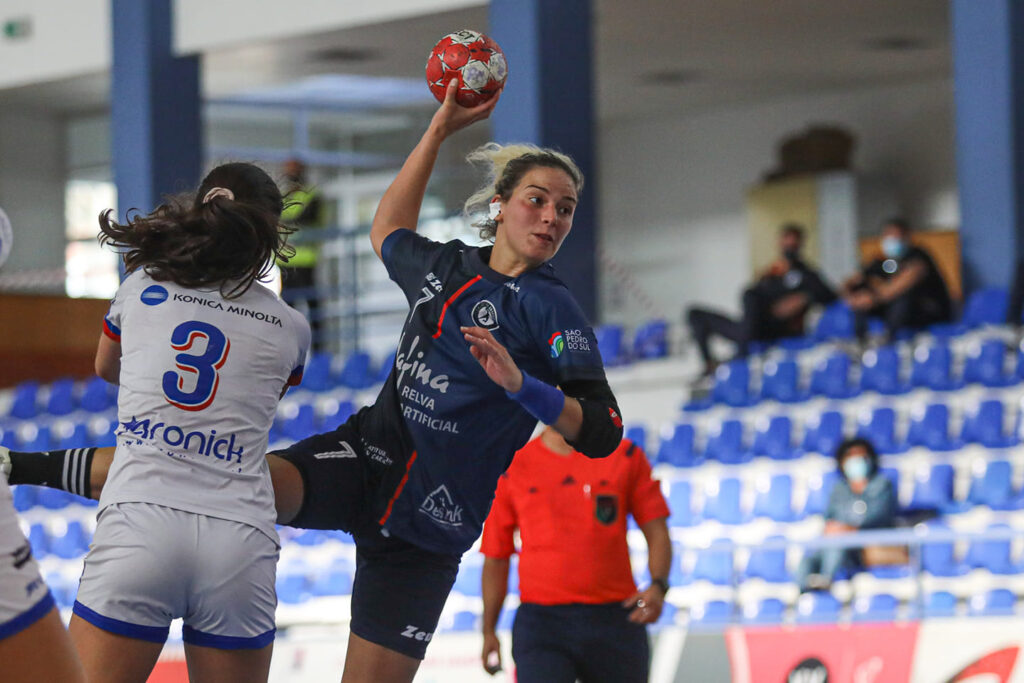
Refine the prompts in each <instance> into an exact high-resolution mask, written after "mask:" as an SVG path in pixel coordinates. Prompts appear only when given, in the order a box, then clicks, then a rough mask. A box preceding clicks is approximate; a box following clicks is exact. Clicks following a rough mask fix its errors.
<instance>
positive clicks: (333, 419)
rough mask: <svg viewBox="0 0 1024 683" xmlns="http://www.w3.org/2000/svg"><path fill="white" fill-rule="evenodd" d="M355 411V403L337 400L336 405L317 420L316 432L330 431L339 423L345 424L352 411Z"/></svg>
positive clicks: (338, 425)
mask: <svg viewBox="0 0 1024 683" xmlns="http://www.w3.org/2000/svg"><path fill="white" fill-rule="evenodd" d="M354 412H356V407H355V404H354V403H352V401H338V405H337V406H336V407H335V408H334V409H333V410H330V411H329V412H328V413H327V414H325V415H324V416H323V417H321V418H320V420H319V427H317V431H318V432H330V431H334V430H335V429H337V428H338V427H340V426H341V425H343V424H345V422H346V421H347V420H348V418H349V417H351V416H352V413H354Z"/></svg>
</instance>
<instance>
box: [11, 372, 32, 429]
mask: <svg viewBox="0 0 1024 683" xmlns="http://www.w3.org/2000/svg"><path fill="white" fill-rule="evenodd" d="M38 397H39V382H35V381H29V382H22V383H21V384H19V385H17V386H16V387H14V399H13V400H12V401H11V410H10V413H9V414H10V416H11V417H16V418H18V419H19V420H31V419H32V418H34V417H36V416H37V415H38V414H39V407H38V406H37V405H36V401H37V400H38Z"/></svg>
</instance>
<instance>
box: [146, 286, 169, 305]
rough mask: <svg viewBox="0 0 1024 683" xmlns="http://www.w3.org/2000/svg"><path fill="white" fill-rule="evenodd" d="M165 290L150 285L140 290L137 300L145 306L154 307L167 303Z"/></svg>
mask: <svg viewBox="0 0 1024 683" xmlns="http://www.w3.org/2000/svg"><path fill="white" fill-rule="evenodd" d="M167 296H168V294H167V288H165V287H161V286H160V285H150V286H149V287H146V288H145V289H144V290H142V294H140V295H139V299H140V300H141V301H142V303H144V304H146V305H147V306H156V305H158V304H162V303H163V302H165V301H167Z"/></svg>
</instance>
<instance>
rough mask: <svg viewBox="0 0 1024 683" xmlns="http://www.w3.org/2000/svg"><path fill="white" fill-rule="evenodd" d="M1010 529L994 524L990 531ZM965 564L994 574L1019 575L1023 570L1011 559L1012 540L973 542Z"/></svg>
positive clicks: (1003, 525) (968, 550) (1004, 525)
mask: <svg viewBox="0 0 1024 683" xmlns="http://www.w3.org/2000/svg"><path fill="white" fill-rule="evenodd" d="M1002 529H1009V527H1008V526H1007V525H1006V524H993V525H991V526H990V527H989V530H990V531H991V530H1002ZM964 563H965V564H966V565H967V566H968V567H972V568H975V569H987V570H988V571H989V572H991V573H992V574H1001V575H1012V574H1019V573H1020V572H1021V568H1020V567H1019V566H1018V565H1017V564H1015V563H1014V561H1013V558H1012V557H1011V545H1010V540H1009V539H1006V540H1001V539H992V540H985V541H972V542H971V544H970V546H969V547H968V548H967V555H966V556H965V557H964Z"/></svg>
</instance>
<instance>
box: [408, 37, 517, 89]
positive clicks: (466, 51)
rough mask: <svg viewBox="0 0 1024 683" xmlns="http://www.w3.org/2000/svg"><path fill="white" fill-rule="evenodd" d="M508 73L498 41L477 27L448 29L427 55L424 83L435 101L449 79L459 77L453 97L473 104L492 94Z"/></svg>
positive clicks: (446, 86)
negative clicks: (428, 55) (472, 29)
mask: <svg viewBox="0 0 1024 683" xmlns="http://www.w3.org/2000/svg"><path fill="white" fill-rule="evenodd" d="M507 77H508V64H507V63H506V62H505V53H504V52H502V51H501V48H500V47H498V44H497V43H496V42H494V41H493V40H491V39H490V38H488V37H487V36H485V35H484V34H482V33H478V32H477V31H470V30H468V29H463V30H461V31H456V32H455V33H449V34H448V35H446V36H445V37H444V38H442V39H441V40H439V41H437V45H435V46H434V49H433V50H431V51H430V57H428V58H427V85H429V86H430V92H432V93H434V97H436V98H437V100H438V102H444V93H445V90H446V89H447V88H448V82H449V81H451V80H452V79H453V78H457V79H458V80H459V89H458V92H457V93H456V94H455V101H456V102H458V103H459V104H461V105H462V106H463V107H475V106H476V105H478V104H482V103H484V102H486V101H487V100H489V99H491V98H492V97H494V95H495V93H497V92H498V90H499V89H500V88H501V85H502V84H503V83H504V82H505V78H507Z"/></svg>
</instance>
